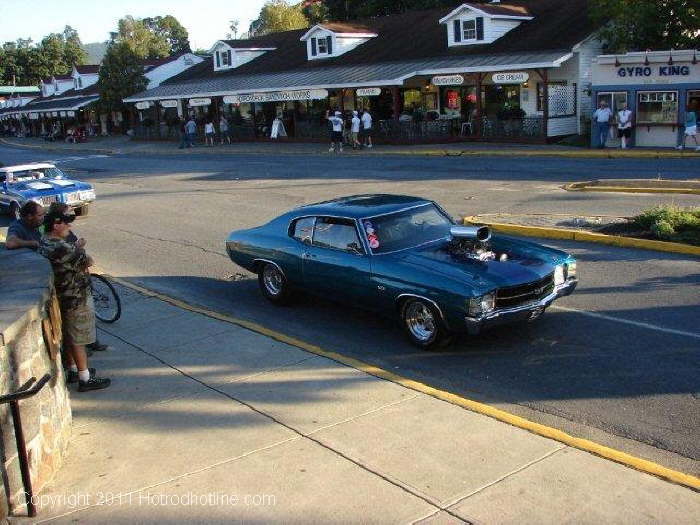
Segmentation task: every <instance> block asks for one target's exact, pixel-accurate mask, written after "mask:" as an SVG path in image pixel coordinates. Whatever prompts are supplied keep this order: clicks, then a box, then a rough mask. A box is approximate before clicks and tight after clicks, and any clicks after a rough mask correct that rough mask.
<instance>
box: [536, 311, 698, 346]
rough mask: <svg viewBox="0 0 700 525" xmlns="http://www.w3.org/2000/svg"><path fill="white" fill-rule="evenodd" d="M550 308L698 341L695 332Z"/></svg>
mask: <svg viewBox="0 0 700 525" xmlns="http://www.w3.org/2000/svg"><path fill="white" fill-rule="evenodd" d="M550 308H554V309H556V310H563V311H565V312H574V313H577V314H581V315H586V316H588V317H593V318H594V319H604V320H605V321H613V322H616V323H622V324H628V325H631V326H637V327H639V328H646V329H647V330H654V331H656V332H663V333H665V334H673V335H680V336H683V337H692V338H694V339H700V334H696V333H695V332H686V331H685V330H676V329H674V328H664V327H663V326H658V325H655V324H651V323H643V322H641V321H632V320H630V319H621V318H620V317H613V316H612V315H605V314H597V313H595V312H588V311H586V310H577V309H576V308H567V307H565V306H559V305H552V306H551V307H550Z"/></svg>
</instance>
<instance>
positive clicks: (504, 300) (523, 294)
mask: <svg viewBox="0 0 700 525" xmlns="http://www.w3.org/2000/svg"><path fill="white" fill-rule="evenodd" d="M553 290H554V273H550V274H549V275H548V276H546V277H544V278H542V279H538V280H537V281H533V282H530V283H527V284H520V285H518V286H510V287H508V288H499V289H498V290H497V291H496V308H511V307H513V306H519V305H521V304H526V303H531V302H534V301H537V300H539V299H542V298H543V297H546V296H548V295H549V294H550V293H552V291H553Z"/></svg>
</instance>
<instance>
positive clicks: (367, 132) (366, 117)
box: [362, 109, 372, 148]
mask: <svg viewBox="0 0 700 525" xmlns="http://www.w3.org/2000/svg"><path fill="white" fill-rule="evenodd" d="M362 134H363V135H364V138H365V145H366V146H367V147H368V148H371V147H372V115H370V114H369V111H367V110H366V109H365V110H364V112H363V113H362Z"/></svg>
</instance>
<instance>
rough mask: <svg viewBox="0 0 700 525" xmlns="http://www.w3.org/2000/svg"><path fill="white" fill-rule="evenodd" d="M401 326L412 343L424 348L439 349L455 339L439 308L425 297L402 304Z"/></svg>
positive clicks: (411, 299)
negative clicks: (446, 325)
mask: <svg viewBox="0 0 700 525" xmlns="http://www.w3.org/2000/svg"><path fill="white" fill-rule="evenodd" d="M401 326H402V327H403V330H404V333H405V334H406V337H408V340H409V341H410V342H411V344H413V345H414V346H417V347H418V348H422V349H423V350H430V351H434V350H438V349H439V348H444V347H445V346H448V345H449V344H450V343H451V342H452V341H453V340H454V338H453V336H452V334H450V332H449V331H448V330H447V328H446V327H445V324H444V323H443V321H442V318H441V316H440V313H439V312H438V310H437V308H435V306H433V305H432V304H431V303H429V302H427V301H425V300H423V299H419V298H410V299H407V300H406V301H405V302H404V303H403V304H402V305H401Z"/></svg>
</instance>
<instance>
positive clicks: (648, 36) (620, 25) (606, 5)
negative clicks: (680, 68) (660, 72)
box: [590, 0, 700, 53]
mask: <svg viewBox="0 0 700 525" xmlns="http://www.w3.org/2000/svg"><path fill="white" fill-rule="evenodd" d="M590 14H591V18H592V20H593V22H594V23H595V24H596V25H597V26H599V27H600V29H599V30H598V36H599V38H600V39H601V40H603V42H605V43H606V46H607V50H608V52H610V53H623V52H627V51H643V50H645V49H652V50H653V49H657V50H662V49H685V48H695V47H697V44H698V39H700V2H698V0H592V1H591V11H590Z"/></svg>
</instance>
